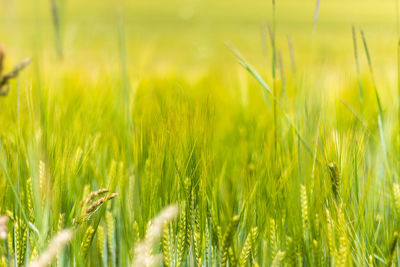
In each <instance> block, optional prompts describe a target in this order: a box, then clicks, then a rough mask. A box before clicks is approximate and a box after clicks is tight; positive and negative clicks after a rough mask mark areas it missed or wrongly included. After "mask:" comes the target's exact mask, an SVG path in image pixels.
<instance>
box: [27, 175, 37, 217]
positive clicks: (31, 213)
mask: <svg viewBox="0 0 400 267" xmlns="http://www.w3.org/2000/svg"><path fill="white" fill-rule="evenodd" d="M26 202H27V205H28V212H29V213H28V219H29V221H30V222H35V213H34V210H33V204H32V202H33V187H32V178H29V179H28V180H27V181H26Z"/></svg>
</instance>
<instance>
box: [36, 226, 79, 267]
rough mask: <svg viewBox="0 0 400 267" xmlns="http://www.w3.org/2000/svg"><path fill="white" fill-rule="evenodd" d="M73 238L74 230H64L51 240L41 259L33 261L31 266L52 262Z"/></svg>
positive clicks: (41, 266)
mask: <svg viewBox="0 0 400 267" xmlns="http://www.w3.org/2000/svg"><path fill="white" fill-rule="evenodd" d="M71 239H72V230H70V229H67V230H62V231H61V232H59V233H58V234H57V235H56V236H55V237H54V238H53V239H52V240H51V242H50V244H49V246H48V248H47V250H46V251H45V252H44V253H42V254H41V255H40V257H39V259H37V260H35V261H33V262H31V263H30V264H29V267H45V266H48V265H49V264H51V262H52V261H53V259H54V258H55V257H56V255H57V254H58V253H60V251H61V250H62V249H63V248H64V247H65V245H67V244H68V242H69V241H70V240H71Z"/></svg>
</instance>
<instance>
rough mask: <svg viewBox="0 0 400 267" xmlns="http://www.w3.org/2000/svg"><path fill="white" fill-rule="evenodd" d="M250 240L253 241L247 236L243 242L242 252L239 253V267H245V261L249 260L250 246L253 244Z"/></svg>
mask: <svg viewBox="0 0 400 267" xmlns="http://www.w3.org/2000/svg"><path fill="white" fill-rule="evenodd" d="M252 239H253V237H252V235H251V234H248V235H247V238H246V241H245V242H244V245H243V248H242V252H241V253H240V258H239V266H246V264H247V261H248V260H249V256H250V253H251V246H252V243H253V242H252V241H253V240H252Z"/></svg>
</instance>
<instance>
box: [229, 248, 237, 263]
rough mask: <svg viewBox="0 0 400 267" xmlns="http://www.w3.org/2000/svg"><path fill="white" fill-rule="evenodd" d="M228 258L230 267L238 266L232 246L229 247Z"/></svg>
mask: <svg viewBox="0 0 400 267" xmlns="http://www.w3.org/2000/svg"><path fill="white" fill-rule="evenodd" d="M228 256H229V265H230V266H237V260H236V256H235V252H234V251H233V248H232V246H231V247H229V250H228Z"/></svg>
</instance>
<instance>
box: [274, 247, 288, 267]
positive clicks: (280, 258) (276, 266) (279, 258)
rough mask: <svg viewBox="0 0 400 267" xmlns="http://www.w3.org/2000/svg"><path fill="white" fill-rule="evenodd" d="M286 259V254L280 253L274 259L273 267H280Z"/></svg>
mask: <svg viewBox="0 0 400 267" xmlns="http://www.w3.org/2000/svg"><path fill="white" fill-rule="evenodd" d="M284 258H285V252H282V251H278V252H277V253H276V256H275V257H274V260H273V261H272V264H271V267H279V266H280V264H281V262H282V261H283V259H284Z"/></svg>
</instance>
